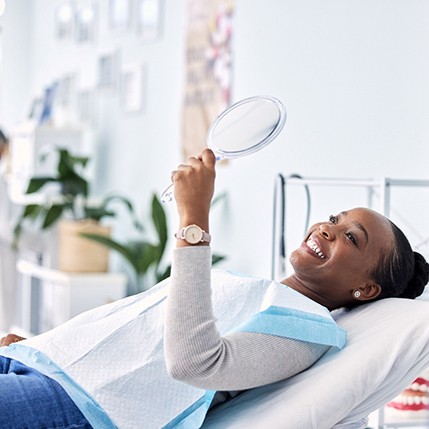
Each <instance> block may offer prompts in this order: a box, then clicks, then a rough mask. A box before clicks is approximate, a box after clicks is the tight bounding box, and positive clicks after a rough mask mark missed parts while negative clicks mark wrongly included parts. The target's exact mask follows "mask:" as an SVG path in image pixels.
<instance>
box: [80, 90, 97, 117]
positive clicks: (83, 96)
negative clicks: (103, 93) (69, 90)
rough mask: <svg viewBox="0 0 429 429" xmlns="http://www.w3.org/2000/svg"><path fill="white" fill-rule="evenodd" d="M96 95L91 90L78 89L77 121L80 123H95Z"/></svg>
mask: <svg viewBox="0 0 429 429" xmlns="http://www.w3.org/2000/svg"><path fill="white" fill-rule="evenodd" d="M95 102H96V93H95V91H94V90H93V89H92V88H83V89H80V90H79V91H78V93H77V119H78V121H79V122H80V123H82V124H86V125H93V124H94V122H95V117H96V115H95V104H96V103H95Z"/></svg>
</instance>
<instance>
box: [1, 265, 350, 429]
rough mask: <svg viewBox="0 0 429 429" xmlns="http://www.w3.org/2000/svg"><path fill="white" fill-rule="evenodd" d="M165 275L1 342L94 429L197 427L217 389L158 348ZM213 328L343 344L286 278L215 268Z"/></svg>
mask: <svg viewBox="0 0 429 429" xmlns="http://www.w3.org/2000/svg"><path fill="white" fill-rule="evenodd" d="M168 283H169V279H167V280H164V281H163V282H161V283H159V284H158V285H157V286H155V287H153V288H152V289H150V290H149V291H147V292H144V293H142V294H139V295H134V296H131V297H128V298H125V299H123V300H120V301H117V302H114V303H112V304H108V305H105V306H102V307H98V308H96V309H93V310H90V311H87V312H86V313H83V314H81V315H79V316H77V317H75V318H74V319H72V320H70V321H68V322H66V323H65V324H63V325H61V326H59V327H58V328H55V329H53V330H51V331H49V332H47V333H45V334H42V335H38V336H37V337H34V338H30V339H27V340H25V341H22V342H21V343H18V344H13V345H11V346H9V347H3V348H1V349H0V354H1V355H4V356H7V357H10V358H13V359H16V360H19V361H21V362H23V363H24V364H26V365H28V366H30V367H32V368H35V369H36V370H38V371H40V372H42V373H44V374H45V375H47V376H49V377H51V378H53V379H55V380H56V381H58V382H59V383H60V384H61V385H62V387H63V388H64V389H65V390H66V391H67V393H68V394H69V395H70V397H71V398H72V400H73V401H74V402H75V403H76V405H77V406H78V407H79V409H80V410H81V411H82V413H83V414H84V415H85V417H86V418H87V419H88V421H89V422H90V423H91V425H92V426H93V427H94V428H95V429H97V428H100V429H110V428H120V429H133V428H145V429H160V428H166V429H167V428H168V429H169V428H185V429H195V428H199V427H200V426H201V425H202V423H203V421H204V418H205V415H206V413H207V410H208V409H209V407H210V403H211V401H212V399H213V397H214V394H215V392H213V391H210V392H209V391H205V390H203V389H198V388H195V387H192V386H189V385H187V384H185V383H182V382H179V381H176V380H173V379H171V378H170V377H169V376H168V374H167V371H166V367H165V362H164V355H163V321H164V312H165V307H166V305H165V304H166V298H167V292H168ZM212 301H213V310H214V314H215V316H216V317H217V328H218V330H219V332H220V333H221V334H222V335H224V334H226V333H228V332H231V331H245V332H258V333H264V334H269V335H279V336H283V337H288V338H293V339H298V340H303V341H309V342H314V343H319V344H326V345H330V346H334V347H338V348H342V347H343V346H344V345H345V342H346V333H345V331H344V330H342V329H341V328H339V327H338V326H337V325H336V324H335V322H334V320H333V319H332V317H331V315H330V313H329V311H328V310H327V309H326V308H325V307H323V306H321V305H319V304H317V303H315V302H314V301H312V300H310V299H309V298H307V297H305V296H303V295H301V294H300V293H298V292H296V291H294V290H293V289H291V288H289V287H287V286H285V285H284V284H281V283H277V282H273V281H270V280H263V279H259V278H253V277H246V276H242V275H238V274H233V273H230V272H225V271H221V270H213V271H212Z"/></svg>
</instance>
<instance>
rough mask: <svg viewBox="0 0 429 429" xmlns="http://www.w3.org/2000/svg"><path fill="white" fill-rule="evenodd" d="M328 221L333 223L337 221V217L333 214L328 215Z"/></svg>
mask: <svg viewBox="0 0 429 429" xmlns="http://www.w3.org/2000/svg"><path fill="white" fill-rule="evenodd" d="M329 222H331V223H333V224H334V225H335V224H336V223H337V217H336V216H334V215H331V216H329Z"/></svg>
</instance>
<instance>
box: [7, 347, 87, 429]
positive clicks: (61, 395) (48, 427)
mask: <svg viewBox="0 0 429 429" xmlns="http://www.w3.org/2000/svg"><path fill="white" fill-rule="evenodd" d="M0 397H1V399H0V429H11V428H14V429H24V428H25V429H41V428H44V429H54V428H58V429H59V428H61V429H91V428H92V426H91V425H90V424H89V423H88V421H87V420H86V418H85V417H84V416H83V414H82V413H81V412H80V411H79V409H78V408H77V407H76V405H75V404H74V403H73V401H72V400H71V399H70V397H69V396H68V395H67V393H66V392H65V391H64V389H63V388H62V387H61V386H60V385H59V384H58V383H57V382H56V381H54V380H52V379H51V378H49V377H46V376H45V375H43V374H41V373H40V372H38V371H36V370H34V369H32V368H29V367H27V366H26V365H24V364H22V363H21V362H19V361H16V360H13V359H9V358H6V357H4V356H0Z"/></svg>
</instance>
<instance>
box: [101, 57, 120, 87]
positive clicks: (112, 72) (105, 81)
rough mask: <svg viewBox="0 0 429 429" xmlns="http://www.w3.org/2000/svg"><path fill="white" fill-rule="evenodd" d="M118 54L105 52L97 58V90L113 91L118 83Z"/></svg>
mask: <svg viewBox="0 0 429 429" xmlns="http://www.w3.org/2000/svg"><path fill="white" fill-rule="evenodd" d="M118 62H119V61H118V54H117V52H107V53H104V54H101V55H100V57H99V58H98V88H99V89H102V90H105V89H106V90H113V89H115V88H116V86H117V81H118Z"/></svg>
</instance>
